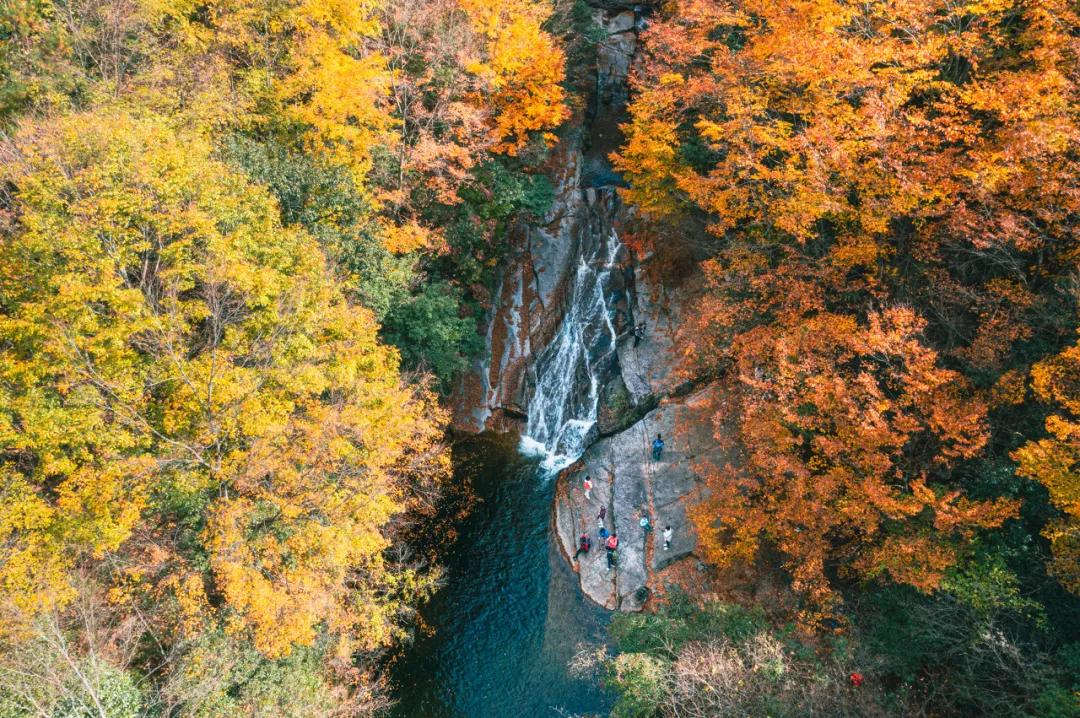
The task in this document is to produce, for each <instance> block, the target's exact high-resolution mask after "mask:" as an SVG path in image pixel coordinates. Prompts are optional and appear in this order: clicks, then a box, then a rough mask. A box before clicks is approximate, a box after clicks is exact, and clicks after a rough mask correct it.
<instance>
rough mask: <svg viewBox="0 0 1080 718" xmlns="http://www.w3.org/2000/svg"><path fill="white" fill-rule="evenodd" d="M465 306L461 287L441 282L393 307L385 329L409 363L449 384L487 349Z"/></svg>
mask: <svg viewBox="0 0 1080 718" xmlns="http://www.w3.org/2000/svg"><path fill="white" fill-rule="evenodd" d="M461 306H462V295H461V291H460V290H458V289H456V288H454V287H452V286H450V285H449V284H447V283H445V282H440V283H435V284H426V285H424V287H423V289H422V290H421V292H420V294H418V295H417V296H415V297H412V298H410V299H409V300H408V301H406V302H405V303H404V304H400V305H398V306H396V307H394V308H393V309H392V310H391V311H390V313H389V314H388V315H387V317H386V322H385V324H384V327H383V331H384V332H385V336H386V338H387V340H388V341H390V342H391V343H393V344H394V345H396V346H398V347H400V348H401V358H402V362H403V363H404V365H405V366H406V367H409V368H412V369H425V370H428V371H431V372H432V373H433V374H435V376H436V377H438V378H439V379H440V380H441V381H442V382H443V383H444V385H445V384H446V383H448V382H449V381H450V379H451V378H452V377H453V376H454V374H455V373H456V372H458V371H461V370H462V369H464V368H466V367H467V366H468V365H469V362H470V361H471V360H472V359H473V358H475V357H476V356H478V355H479V354H480V352H482V351H483V349H484V341H483V337H481V336H480V335H479V334H477V332H476V320H474V319H472V318H471V317H467V316H466V317H462V316H461Z"/></svg>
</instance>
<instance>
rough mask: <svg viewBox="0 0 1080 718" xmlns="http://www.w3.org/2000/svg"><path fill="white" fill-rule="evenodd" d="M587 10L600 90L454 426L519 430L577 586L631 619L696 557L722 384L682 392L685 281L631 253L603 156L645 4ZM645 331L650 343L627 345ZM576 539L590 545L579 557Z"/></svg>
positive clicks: (529, 228)
mask: <svg viewBox="0 0 1080 718" xmlns="http://www.w3.org/2000/svg"><path fill="white" fill-rule="evenodd" d="M593 7H594V9H593V12H594V23H595V25H596V26H598V27H599V28H601V29H602V30H603V38H602V39H601V40H600V41H599V43H598V46H597V48H596V62H595V65H594V66H593V67H591V68H589V71H590V72H591V73H593V74H594V78H595V82H594V83H593V86H592V90H591V92H590V94H589V97H588V100H587V103H586V108H585V110H584V111H582V112H579V113H578V115H577V116H575V118H574V119H573V120H572V121H571V122H570V126H569V127H568V128H567V129H566V130H565V131H564V133H563V136H562V139H561V141H560V142H559V144H558V145H557V146H556V147H555V148H554V149H553V152H552V156H551V159H550V161H549V163H548V167H547V171H548V173H549V176H550V177H551V179H552V181H553V184H554V186H555V201H554V204H553V206H552V208H551V210H550V211H549V212H548V214H547V215H546V216H545V217H543V218H542V220H541V221H540V222H539V223H536V224H534V225H525V224H523V225H521V226H519V227H517V228H516V230H515V232H514V234H513V237H512V240H511V250H510V257H511V258H510V261H508V262H507V263H506V264H505V266H504V267H503V268H502V272H501V277H500V279H499V283H498V287H497V291H496V293H495V305H494V307H493V308H492V309H491V311H490V313H489V317H488V320H487V324H486V344H487V348H488V352H487V355H486V358H485V359H483V360H482V361H479V362H477V364H476V366H475V367H474V369H473V370H472V371H471V372H469V373H467V374H466V375H465V376H464V377H462V378H461V380H460V381H459V384H458V386H457V388H456V391H455V394H454V402H453V407H454V417H453V426H454V428H455V429H457V430H458V431H460V432H465V433H479V432H482V431H485V430H493V431H498V432H512V433H518V434H519V435H520V436H521V437H522V439H521V448H522V450H523V451H526V452H529V453H535V454H539V455H541V456H542V457H543V460H544V464H543V466H544V467H545V469H546V471H547V475H548V476H549V477H551V476H553V477H555V478H554V481H556V489H555V500H554V506H553V509H552V514H553V524H554V529H555V533H556V535H557V543H558V546H559V548H560V551H561V552H562V554H563V555H564V556H565V558H566V560H567V561H568V562H569V563H570V565H571V566H572V567H573V568H574V570H575V571H576V574H577V576H578V580H579V582H580V585H581V589H582V592H583V593H584V595H585V596H586V597H588V599H589V600H591V601H592V602H594V603H596V604H597V605H599V606H602V607H604V608H607V609H609V610H622V611H637V610H641V609H642V608H644V607H645V606H646V605H647V601H648V598H649V596H650V594H651V592H652V591H653V590H654V589H655V588H657V583H658V582H662V581H663V580H664V579H663V576H664V575H665V573H666V572H667V571H668V569H669V568H670V567H672V566H674V565H675V564H677V563H679V562H695V563H696V562H697V559H696V557H695V556H694V550H695V547H696V538H695V534H694V531H693V528H692V526H691V525H690V523H689V522H688V520H687V515H686V510H687V506H688V505H689V504H690V503H692V502H693V501H695V500H696V499H698V498H700V497H701V495H702V492H703V491H706V490H707V489H706V487H705V486H704V482H703V481H702V480H701V477H700V471H701V468H702V467H703V466H706V465H708V464H711V465H714V466H720V465H723V464H724V463H725V462H727V461H729V460H730V459H731V457H730V456H728V455H727V453H726V452H725V450H724V449H723V448H722V446H721V442H720V441H719V440H718V439H717V437H716V429H715V427H714V426H713V422H712V419H711V416H712V412H710V406H712V404H713V402H716V401H722V391H723V390H722V388H721V387H720V386H719V385H699V386H695V385H691V384H688V383H686V382H685V381H683V380H681V379H680V378H678V373H677V372H675V371H673V369H674V364H675V357H674V354H673V351H672V350H673V348H674V345H675V340H676V333H677V329H678V326H679V320H680V316H681V315H682V314H683V312H684V311H685V309H684V305H685V304H686V302H687V301H688V296H687V294H688V292H687V290H686V286H687V285H688V284H689V283H688V282H685V281H681V282H679V283H678V284H673V283H671V282H666V283H661V282H657V281H656V280H654V279H652V278H651V276H652V274H653V273H650V272H648V271H647V269H648V263H649V261H650V258H649V257H638V256H633V253H632V252H631V251H629V250H628V249H627V248H626V247H625V246H623V244H622V243H621V241H620V240H619V236H618V231H619V227H620V225H621V224H622V222H623V221H625V220H626V219H628V218H629V217H630V216H631V215H632V212H633V208H629V207H625V206H623V204H622V203H621V201H620V198H619V195H618V187H619V186H621V185H624V182H623V180H622V179H621V177H620V176H619V175H618V174H617V173H616V172H614V171H613V170H612V167H611V164H610V161H609V159H608V157H609V155H610V153H611V152H613V151H615V150H617V149H618V147H619V145H620V143H621V141H622V134H621V132H620V130H619V125H620V123H623V122H625V121H626V120H627V116H626V109H625V108H626V103H627V100H628V97H627V85H626V79H627V77H628V75H629V73H630V72H631V68H632V67H633V63H634V54H635V49H636V47H637V42H638V40H637V35H638V33H639V31H641V30H642V29H643V28H644V27H646V26H647V23H648V19H647V16H648V12H649V8H648V6H635V7H625V6H608V5H604V4H600V3H594V5H593ZM639 323H644V324H645V334H644V336H643V337H641V338H639V339H635V337H634V336H633V331H632V330H633V328H634V327H635V326H637V325H638V324H639ZM657 433H660V434H662V435H663V436H664V438H665V441H666V448H665V450H664V452H663V454H662V456H661V458H660V460H659V461H656V460H654V459H653V457H652V454H651V451H650V448H649V445H650V442H651V441H652V439H653V438H654V437H655V436H656V434H657ZM586 476H591V477H592V481H593V484H594V488H593V490H592V492H591V496H590V498H586V497H585V495H584V490H583V479H584V478H585V477H586ZM549 480H550V479H549ZM601 507H605V508H606V519H605V528H606V529H607V531H609V532H611V533H615V534H617V535H618V536H619V542H620V546H619V552H618V562H617V566H616V567H615V568H614V569H608V568H607V562H606V558H605V552H604V551H603V550H602V549H601V548H600V547H599V543H600V542H599V541H598V540H597V535H596V533H597V528H598V527H597V514H598V512H599V510H600V508H601ZM642 515H647V516H648V517H649V518H650V520H651V525H652V529H653V530H652V532H651V533H649V534H647V533H646V531H645V529H644V528H643V527H642V526H640V525H639V518H640V517H641V516H642ZM669 525H670V526H671V527H672V533H673V535H672V541H671V547H670V549H668V550H665V549H664V541H663V536H662V530H663V528H664V527H665V526H669ZM583 532H584V533H588V534H589V535H590V536H591V537H592V539H593V541H594V549H593V550H592V551H591V552H589V553H587V554H584V555H582V556H580V557H576V549H577V538H578V536H579V535H580V534H581V533H583Z"/></svg>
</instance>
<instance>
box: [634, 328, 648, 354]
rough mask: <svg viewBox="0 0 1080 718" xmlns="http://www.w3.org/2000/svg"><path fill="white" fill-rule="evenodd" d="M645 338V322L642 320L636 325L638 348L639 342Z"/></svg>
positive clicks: (635, 346)
mask: <svg viewBox="0 0 1080 718" xmlns="http://www.w3.org/2000/svg"><path fill="white" fill-rule="evenodd" d="M644 338H645V322H641V323H640V324H638V325H637V326H636V327H634V348H635V349H636V348H637V345H638V344H641V340H642V339H644Z"/></svg>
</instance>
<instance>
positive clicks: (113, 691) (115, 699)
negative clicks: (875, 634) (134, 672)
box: [51, 657, 143, 718]
mask: <svg viewBox="0 0 1080 718" xmlns="http://www.w3.org/2000/svg"><path fill="white" fill-rule="evenodd" d="M77 671H78V674H77V676H72V677H71V678H70V679H69V684H70V685H69V687H68V690H67V695H66V696H65V697H64V698H63V700H61V701H60V702H59V704H58V705H57V706H56V708H54V709H53V711H52V714H51V718H101V716H108V717H109V718H136V716H139V715H142V714H143V711H142V708H143V696H142V694H141V692H140V691H139V688H138V686H137V685H135V680H134V679H133V678H132V676H131V674H130V673H128V672H127V671H121V670H119V669H117V668H114V667H112V666H110V665H108V664H107V663H105V662H104V661H101V660H98V659H96V658H94V657H90V658H87V659H85V660H83V661H82V662H81V665H79V667H78V669H77Z"/></svg>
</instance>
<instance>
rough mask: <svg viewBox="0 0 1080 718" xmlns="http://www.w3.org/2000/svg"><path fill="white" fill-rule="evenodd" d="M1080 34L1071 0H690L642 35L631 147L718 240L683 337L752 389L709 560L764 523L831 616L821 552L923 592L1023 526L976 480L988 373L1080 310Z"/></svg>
mask: <svg viewBox="0 0 1080 718" xmlns="http://www.w3.org/2000/svg"><path fill="white" fill-rule="evenodd" d="M1078 26H1080V20H1078V18H1077V16H1076V13H1075V11H1074V8H1073V6H1072V5H1071V4H1069V3H1066V2H1063V1H1061V0H1046V1H1045V2H1015V1H1013V0H1000V1H994V0H992V1H991V2H975V1H974V0H971V1H967V0H960V1H959V2H956V1H946V0H927V1H926V2H905V1H901V0H882V1H881V2H869V3H842V2H835V1H834V0H806V1H804V2H795V3H775V2H770V1H769V0H723V1H720V2H712V1H707V0H677V1H676V2H673V3H670V4H668V5H666V6H665V8H664V10H663V12H661V13H660V15H659V17H658V18H656V21H655V22H654V23H653V25H652V27H651V28H650V29H649V30H648V32H646V33H645V34H644V36H643V44H644V52H643V57H642V59H641V66H640V68H639V70H638V71H637V73H636V74H635V76H634V77H633V78H632V82H633V89H634V93H635V94H634V99H633V101H632V103H631V107H630V111H631V120H630V122H629V124H628V125H627V126H626V127H625V130H626V133H627V140H626V143H625V145H624V147H623V148H622V149H621V150H620V152H619V153H617V154H616V155H614V157H613V159H614V161H615V163H616V166H617V167H618V169H620V170H621V171H622V172H623V173H624V174H625V175H626V177H627V178H628V179H629V180H630V183H631V187H630V188H629V189H627V190H626V191H625V195H626V197H627V199H628V200H629V201H632V202H634V203H636V204H638V205H639V206H640V207H641V208H642V209H643V210H644V213H645V215H646V216H647V217H648V218H649V219H650V220H651V221H653V222H656V223H664V224H666V225H667V226H670V225H673V224H679V223H682V224H683V225H684V226H696V225H697V222H696V221H695V222H687V221H686V220H688V219H694V220H700V221H702V222H703V223H704V226H705V227H706V231H707V232H708V233H709V235H711V236H712V237H713V238H714V243H715V248H716V256H715V257H714V258H713V259H711V260H710V261H708V262H707V263H705V265H704V284H705V290H704V292H703V297H702V299H701V302H700V305H699V307H698V308H699V309H700V311H698V312H694V313H692V316H691V319H690V321H688V322H687V323H686V326H685V327H684V331H683V336H682V342H681V343H680V346H681V347H682V348H683V350H684V359H685V360H686V368H687V370H688V371H690V372H705V373H715V372H718V371H724V370H731V371H732V372H734V374H735V376H736V377H737V381H736V382H735V383H736V389H735V400H734V401H731V402H729V407H728V409H729V410H728V412H727V415H724V416H722V417H721V420H722V421H728V422H734V423H735V424H736V426H737V433H738V437H739V440H740V443H741V445H742V447H743V449H744V450H745V454H746V465H745V466H744V467H743V468H742V470H741V473H738V474H737V475H735V473H734V472H733V471H730V472H728V473H722V472H719V471H716V472H714V473H713V475H712V477H711V478H710V484H711V486H712V487H713V489H714V491H715V492H716V494H715V496H716V498H715V499H714V500H712V501H710V502H707V503H706V504H703V506H702V507H701V508H700V509H699V510H698V512H697V514H696V519H697V523H698V527H699V529H700V530H701V531H702V536H703V538H704V544H705V546H706V550H707V551H708V552H709V553H710V555H712V556H713V557H714V558H717V559H730V558H731V557H733V556H743V557H746V556H748V555H749V554H750V553H752V552H753V550H754V549H755V547H756V546H757V542H758V541H759V540H760V539H761V537H767V538H769V539H771V540H772V541H773V542H774V543H775V544H776V545H777V546H778V547H779V548H780V550H781V552H782V554H783V555H784V556H785V560H786V562H787V566H788V568H789V569H790V570H791V572H792V573H793V574H794V576H795V579H796V585H797V586H798V587H800V588H802V589H804V590H805V592H806V593H807V595H811V596H814V597H816V598H817V599H818V600H817V601H815V602H813V603H814V604H815V605H817V606H821V605H822V604H823V603H828V602H830V601H832V600H834V598H835V596H834V595H833V593H832V590H831V589H830V587H829V583H828V581H827V578H826V565H827V564H833V565H836V566H838V569H839V573H840V574H846V575H853V576H862V577H867V576H888V577H889V578H891V579H893V580H897V581H902V582H905V583H909V584H912V585H915V586H917V587H919V588H921V589H924V590H929V589H932V588H933V587H935V586H936V585H937V584H938V582H939V581H940V579H941V578H942V576H943V572H944V571H945V569H946V568H947V567H948V566H949V565H951V564H952V563H953V562H954V560H955V558H956V551H957V550H959V547H960V546H961V545H962V543H963V539H964V538H965V537H968V536H970V535H971V534H972V532H973V531H975V530H977V529H979V528H980V527H982V528H985V527H991V526H995V525H999V524H1000V523H1001V522H1002V521H1003V520H1004V519H1005V518H1006V517H1008V516H1010V515H1013V514H1014V513H1015V510H1016V507H1015V505H1014V504H1013V503H1012V502H1010V501H1004V500H1003V501H997V502H974V501H971V500H969V499H966V498H965V497H964V481H963V480H961V478H960V477H961V476H962V475H963V473H964V466H965V465H967V464H970V463H971V462H974V461H978V460H979V459H980V457H982V456H983V455H984V449H985V447H986V446H987V444H988V442H989V441H991V440H992V438H993V436H994V434H993V427H992V425H991V423H990V418H989V417H988V415H987V409H986V407H985V406H984V404H983V401H984V399H983V398H981V397H982V393H981V391H980V389H979V388H977V387H985V386H987V385H989V384H993V383H994V382H995V381H997V380H998V379H999V377H1002V376H1003V375H1005V376H1012V377H1013V378H1015V376H1016V374H1015V372H1017V371H1019V372H1020V374H1021V375H1022V373H1023V371H1024V368H1025V364H1024V352H1023V351H1021V350H1022V348H1023V346H1024V345H1025V343H1026V342H1030V341H1031V340H1033V339H1034V338H1039V339H1041V340H1043V341H1049V342H1051V344H1053V343H1055V342H1060V341H1061V339H1060V338H1061V337H1062V336H1064V335H1065V334H1066V333H1067V329H1068V325H1069V323H1070V322H1071V321H1072V320H1071V319H1069V318H1068V317H1069V316H1072V315H1071V313H1070V312H1068V310H1065V311H1060V307H1062V306H1064V305H1065V304H1066V303H1067V301H1065V300H1062V299H1061V297H1060V295H1059V294H1057V293H1055V291H1054V290H1053V287H1054V286H1055V284H1056V283H1059V282H1061V281H1063V280H1064V279H1065V278H1067V277H1068V276H1069V274H1070V273H1071V272H1072V271H1073V270H1074V268H1075V266H1076V263H1077V260H1078V255H1077V249H1078V243H1077V239H1078V237H1077V226H1076V218H1077V217H1080V213H1078V210H1080V193H1078V192H1077V188H1076V183H1075V177H1076V176H1077V171H1078V170H1080V166H1078V163H1077V158H1078V157H1080V154H1078V152H1077V150H1078V149H1080V122H1078V115H1077V109H1076V108H1077V107H1078V106H1080V105H1078V104H1077V99H1078V98H1077V92H1076V84H1075V81H1076V78H1077V73H1078V67H1080V65H1078V52H1077V50H1078V46H1077V40H1076V33H1075V29H1076V28H1077V27H1078ZM657 236H667V232H666V231H665V232H663V233H660V232H658V233H657ZM1063 317H1064V318H1063ZM1008 372H1013V374H1007V373H1008Z"/></svg>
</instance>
